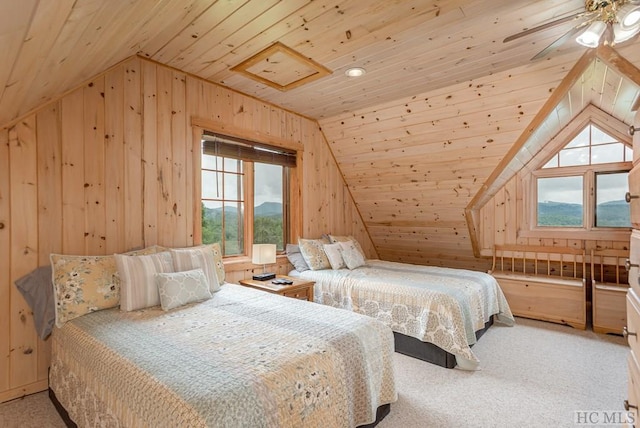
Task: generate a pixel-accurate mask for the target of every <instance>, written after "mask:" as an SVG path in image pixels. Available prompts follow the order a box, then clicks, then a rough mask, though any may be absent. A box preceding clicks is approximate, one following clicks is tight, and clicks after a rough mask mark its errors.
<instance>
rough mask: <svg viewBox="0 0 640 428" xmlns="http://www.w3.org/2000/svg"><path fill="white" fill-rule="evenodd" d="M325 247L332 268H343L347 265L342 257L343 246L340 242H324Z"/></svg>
mask: <svg viewBox="0 0 640 428" xmlns="http://www.w3.org/2000/svg"><path fill="white" fill-rule="evenodd" d="M323 248H324V252H325V254H326V255H327V258H328V259H329V263H330V264H331V269H343V268H345V267H346V266H347V265H346V264H345V263H344V259H343V258H342V247H340V244H339V243H335V244H324V245H323Z"/></svg>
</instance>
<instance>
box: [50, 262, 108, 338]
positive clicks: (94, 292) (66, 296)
mask: <svg viewBox="0 0 640 428" xmlns="http://www.w3.org/2000/svg"><path fill="white" fill-rule="evenodd" d="M50 260H51V281H52V282H53V287H54V291H55V292H54V301H55V312H56V326H58V327H62V326H63V325H64V324H65V323H66V322H67V321H69V320H72V319H74V318H77V317H79V316H81V315H84V314H88V313H89V312H94V311H99V310H101V309H108V308H113V307H115V306H118V304H119V303H120V290H119V284H118V282H117V281H116V280H115V278H114V274H115V272H116V263H115V259H114V257H113V256H69V255H63V254H51V256H50Z"/></svg>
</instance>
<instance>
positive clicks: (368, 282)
mask: <svg viewBox="0 0 640 428" xmlns="http://www.w3.org/2000/svg"><path fill="white" fill-rule="evenodd" d="M291 275H292V276H299V277H302V278H306V279H309V280H313V281H315V282H316V284H315V287H314V292H315V293H314V294H315V301H316V302H317V303H322V304H325V305H328V306H333V307H337V308H342V309H348V310H350V311H354V312H358V313H361V314H365V315H368V316H370V317H373V318H376V319H378V320H380V321H383V322H384V323H385V324H387V325H388V326H390V327H391V329H392V330H393V331H396V332H398V333H402V334H405V335H407V336H411V337H415V338H417V339H419V340H421V341H423V342H429V343H433V344H434V345H437V346H439V347H440V348H442V349H444V350H445V351H447V352H449V353H451V354H453V355H455V356H456V361H457V363H458V366H459V367H460V368H462V369H468V370H473V369H476V368H477V367H478V364H479V360H478V358H477V357H476V356H475V355H474V353H473V352H472V351H471V348H470V346H471V345H473V344H474V343H475V342H476V336H475V332H476V331H477V330H480V329H482V328H483V327H484V325H485V323H486V322H488V321H489V319H490V317H491V316H492V315H497V317H496V318H497V321H499V322H501V323H504V324H507V325H513V324H514V318H513V315H512V314H511V310H510V309H509V305H508V303H507V300H506V299H505V297H504V294H503V293H502V290H501V289H500V286H499V285H498V282H497V281H496V280H495V278H493V277H492V276H491V275H488V274H486V273H484V272H476V271H470V270H463V269H450V268H442V267H434V266H420V265H412V264H405V263H395V262H387V261H382V260H367V264H366V266H363V267H360V268H357V269H353V270H349V269H339V270H331V269H327V270H317V271H312V270H308V271H304V272H296V271H294V272H292V273H291Z"/></svg>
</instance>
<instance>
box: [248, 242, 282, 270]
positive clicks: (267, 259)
mask: <svg viewBox="0 0 640 428" xmlns="http://www.w3.org/2000/svg"><path fill="white" fill-rule="evenodd" d="M251 262H252V263H253V264H256V265H268V264H272V263H275V262H276V244H253V256H252V258H251Z"/></svg>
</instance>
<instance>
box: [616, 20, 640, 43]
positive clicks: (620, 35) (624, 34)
mask: <svg viewBox="0 0 640 428" xmlns="http://www.w3.org/2000/svg"><path fill="white" fill-rule="evenodd" d="M638 33H640V24H638V25H636V26H635V27H632V28H631V29H628V30H626V29H624V28H622V25H620V24H619V23H615V24H613V43H614V44H616V43H622V42H626V41H627V40H629V39H631V38H632V37H634V36H635V35H636V34H638Z"/></svg>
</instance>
